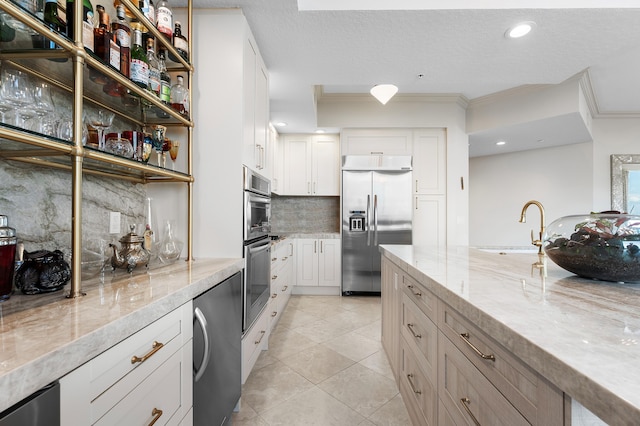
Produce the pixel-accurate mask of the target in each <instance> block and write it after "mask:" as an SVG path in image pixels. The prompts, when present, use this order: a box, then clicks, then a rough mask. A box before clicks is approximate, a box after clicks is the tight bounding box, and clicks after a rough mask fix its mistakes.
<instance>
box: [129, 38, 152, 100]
mask: <svg viewBox="0 0 640 426" xmlns="http://www.w3.org/2000/svg"><path fill="white" fill-rule="evenodd" d="M130 69H131V80H133V82H134V83H136V84H137V85H138V86H140V87H142V88H144V89H146V88H147V86H148V85H149V60H148V59H147V53H146V51H145V49H144V48H143V47H142V30H141V28H140V27H136V28H134V29H133V47H132V48H131V68H130Z"/></svg>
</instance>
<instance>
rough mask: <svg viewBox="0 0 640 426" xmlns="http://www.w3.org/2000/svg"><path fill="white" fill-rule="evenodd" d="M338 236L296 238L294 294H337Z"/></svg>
mask: <svg viewBox="0 0 640 426" xmlns="http://www.w3.org/2000/svg"><path fill="white" fill-rule="evenodd" d="M340 241H341V240H340V239H339V238H321V239H316V238H298V239H297V240H296V259H297V260H296V288H295V289H294V293H295V294H339V293H340V282H341V269H340V252H341V245H340Z"/></svg>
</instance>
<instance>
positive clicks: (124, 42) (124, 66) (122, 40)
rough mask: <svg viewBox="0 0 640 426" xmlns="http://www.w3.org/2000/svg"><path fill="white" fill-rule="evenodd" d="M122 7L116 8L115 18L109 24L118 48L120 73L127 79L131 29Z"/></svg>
mask: <svg viewBox="0 0 640 426" xmlns="http://www.w3.org/2000/svg"><path fill="white" fill-rule="evenodd" d="M125 16H126V15H125V12H124V6H123V5H122V4H120V5H118V7H117V8H116V18H115V19H114V20H113V22H111V32H112V33H113V37H114V38H115V41H116V44H117V45H118V46H120V72H121V73H122V74H123V75H124V76H125V77H129V62H130V59H131V28H129V23H128V22H127V18H126V17H125Z"/></svg>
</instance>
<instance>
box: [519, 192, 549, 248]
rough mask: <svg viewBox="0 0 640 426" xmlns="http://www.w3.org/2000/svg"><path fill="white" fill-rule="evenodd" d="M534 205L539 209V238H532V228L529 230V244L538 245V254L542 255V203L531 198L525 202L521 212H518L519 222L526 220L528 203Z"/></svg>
mask: <svg viewBox="0 0 640 426" xmlns="http://www.w3.org/2000/svg"><path fill="white" fill-rule="evenodd" d="M532 204H534V205H536V206H538V208H539V209H540V238H538V239H537V240H536V239H534V238H533V229H532V230H531V244H533V245H534V246H537V247H538V254H539V255H544V253H542V237H543V235H544V207H542V203H540V201H536V200H531V201H527V203H526V204H525V205H524V207H523V208H522V213H520V221H519V222H520V223H525V222H526V221H527V209H528V208H529V206H530V205H532Z"/></svg>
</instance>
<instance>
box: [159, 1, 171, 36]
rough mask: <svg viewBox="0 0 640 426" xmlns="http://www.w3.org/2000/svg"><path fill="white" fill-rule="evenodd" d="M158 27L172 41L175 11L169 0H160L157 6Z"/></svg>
mask: <svg viewBox="0 0 640 426" xmlns="http://www.w3.org/2000/svg"><path fill="white" fill-rule="evenodd" d="M156 28H158V31H160V32H161V33H162V35H164V36H165V38H166V39H167V41H169V42H171V37H172V36H173V11H172V10H171V7H170V6H169V2H168V1H167V0H160V2H159V3H158V7H156Z"/></svg>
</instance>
